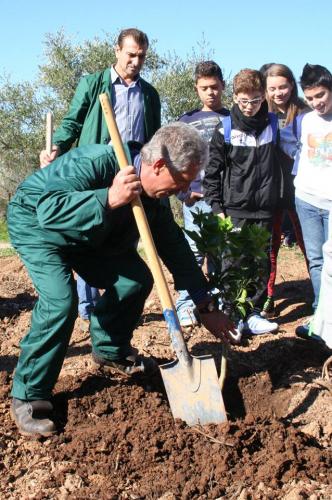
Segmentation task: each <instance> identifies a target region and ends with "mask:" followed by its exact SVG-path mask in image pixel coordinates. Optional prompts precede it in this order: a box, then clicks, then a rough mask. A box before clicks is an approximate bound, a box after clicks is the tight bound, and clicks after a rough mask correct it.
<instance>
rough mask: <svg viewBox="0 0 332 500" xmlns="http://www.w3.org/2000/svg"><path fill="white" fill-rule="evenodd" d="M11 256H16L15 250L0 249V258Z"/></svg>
mask: <svg viewBox="0 0 332 500" xmlns="http://www.w3.org/2000/svg"><path fill="white" fill-rule="evenodd" d="M12 255H16V250H15V249H14V248H0V258H1V257H11V256H12Z"/></svg>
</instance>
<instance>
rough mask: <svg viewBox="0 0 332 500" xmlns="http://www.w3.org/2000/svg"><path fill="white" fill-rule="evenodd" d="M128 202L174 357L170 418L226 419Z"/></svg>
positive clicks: (109, 113) (168, 384)
mask: <svg viewBox="0 0 332 500" xmlns="http://www.w3.org/2000/svg"><path fill="white" fill-rule="evenodd" d="M99 99H100V102H101V106H102V109H103V113H104V117H105V121H106V124H107V127H108V130H109V133H110V136H111V138H112V146H113V148H114V151H115V154H116V157H117V160H118V163H119V166H120V168H124V167H126V166H128V165H129V164H130V163H129V162H128V159H127V156H126V153H125V151H124V148H123V144H122V140H121V137H120V134H119V131H118V127H117V124H116V121H115V117H114V114H113V110H112V108H111V106H110V102H109V98H108V95H107V94H101V95H100V96H99ZM131 205H132V209H133V213H134V216H135V219H136V223H137V226H138V230H139V233H140V236H141V239H142V243H143V247H144V250H145V253H146V256H147V259H148V262H149V265H150V270H151V272H152V275H153V278H154V282H155V285H156V288H157V291H158V295H159V299H160V302H161V305H162V308H163V314H164V318H165V320H166V323H167V326H168V331H169V335H170V338H171V342H172V346H173V349H174V351H175V353H176V356H177V359H176V360H175V361H172V362H170V363H167V364H165V365H162V366H160V370H161V376H162V378H163V381H164V385H165V388H166V393H167V397H168V401H169V404H170V407H171V411H172V414H173V417H174V418H180V419H182V420H184V421H185V422H186V423H187V424H188V425H195V424H201V425H205V424H211V423H214V424H219V423H223V422H226V421H227V416H226V411H225V406H224V402H223V399H222V395H221V390H220V385H219V382H218V375H217V369H216V365H215V362H214V359H213V358H212V356H210V355H206V356H200V357H193V356H191V355H190V354H189V352H188V349H187V345H186V343H185V341H184V338H183V335H182V332H181V327H180V324H179V320H178V317H177V314H176V311H175V308H174V305H173V302H172V298H171V295H170V292H169V289H168V286H167V282H166V278H165V275H164V273H163V270H162V267H161V264H160V260H159V257H158V255H157V251H156V247H155V245H154V241H153V238H152V234H151V231H150V227H149V224H148V221H147V218H146V215H145V211H144V208H143V205H142V202H141V199H140V197H139V196H137V198H135V199H134V200H133V201H132V202H131Z"/></svg>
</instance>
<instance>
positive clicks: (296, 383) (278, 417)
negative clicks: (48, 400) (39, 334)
mask: <svg viewBox="0 0 332 500" xmlns="http://www.w3.org/2000/svg"><path fill="white" fill-rule="evenodd" d="M279 261H280V264H279V276H278V286H277V298H278V304H277V315H276V316H277V321H278V323H279V325H280V330H279V332H278V333H277V334H275V335H264V336H260V337H253V338H244V339H243V341H242V344H241V345H240V346H236V347H232V348H231V350H230V352H229V356H228V357H229V359H228V369H227V378H226V383H225V387H224V390H223V397H224V401H225V406H226V410H227V413H228V419H229V421H228V423H227V424H223V425H209V426H205V427H200V426H195V427H191V428H190V427H188V426H186V425H185V424H184V423H183V422H181V421H174V420H173V417H172V414H171V412H170V409H169V405H168V401H167V397H166V395H165V391H164V388H163V384H162V381H161V379H160V377H159V376H158V375H156V376H155V377H154V378H152V379H151V378H150V379H146V378H143V377H140V376H138V375H137V376H135V377H132V378H122V377H120V376H119V375H116V374H114V375H108V376H106V375H105V374H104V373H102V372H100V371H98V370H97V369H96V368H95V367H94V365H93V363H92V360H91V355H90V352H91V345H90V341H89V336H88V334H87V333H84V332H81V330H80V325H79V322H78V321H77V323H76V325H75V330H74V332H73V336H72V340H71V344H70V348H69V350H68V353H67V357H66V360H65V363H64V366H63V369H62V372H61V374H60V377H59V381H58V383H57V386H56V388H55V391H54V405H55V408H56V414H55V417H56V422H57V425H58V427H59V434H58V435H57V436H55V437H52V438H48V439H45V438H40V439H27V438H25V437H23V436H21V435H20V434H19V433H18V431H17V429H16V426H15V424H14V423H13V422H12V420H11V417H10V413H9V408H10V397H9V394H10V387H11V380H12V375H13V370H14V368H15V365H16V362H17V357H18V354H19V342H20V339H21V338H22V337H23V335H24V334H25V332H26V331H27V329H28V326H29V321H30V315H31V309H32V307H33V305H34V303H35V300H36V294H35V292H34V289H33V287H32V285H31V282H30V280H29V278H28V276H27V274H26V272H25V269H24V267H23V266H22V264H21V263H20V261H19V259H18V258H17V257H5V258H2V259H1V260H0V336H1V346H0V382H1V383H0V424H1V426H0V497H1V498H2V499H38V500H39V499H87V498H89V499H90V498H93V499H114V500H115V499H163V500H174V499H217V498H226V499H234V500H238V499H239V500H246V499H247V500H249V499H255V500H256V499H262V500H263V499H264V500H265V499H287V500H300V499H311V500H318V499H324V500H327V499H330V498H332V447H331V437H332V394H331V392H330V391H329V390H328V389H327V388H325V387H324V386H323V385H320V384H319V378H320V376H321V368H322V365H323V363H324V361H325V360H326V359H327V358H328V357H329V355H330V354H331V352H330V351H328V350H327V349H326V348H324V347H323V346H321V345H320V344H319V343H317V342H314V341H305V340H302V339H299V338H297V337H296V336H295V334H294V330H295V327H296V326H297V325H299V324H301V322H302V321H303V319H304V318H305V317H306V316H308V315H309V314H310V303H311V301H312V297H311V291H310V284H309V280H308V276H307V272H306V270H305V265H304V261H303V258H302V257H301V256H300V254H299V253H298V251H297V250H294V249H283V250H282V252H281V255H280V259H279ZM168 279H169V282H170V286H172V283H171V279H170V277H169V276H168ZM186 337H187V340H188V344H189V347H190V350H191V352H192V353H193V354H195V355H199V354H207V353H212V354H213V355H214V357H215V360H216V363H217V366H219V364H220V356H221V345H220V343H219V342H218V341H216V340H215V339H214V338H213V337H212V336H211V335H210V334H209V333H208V332H207V331H206V330H204V329H203V328H197V329H196V330H195V331H194V332H191V333H190V334H187V335H186ZM134 345H135V346H136V347H137V348H138V349H139V351H140V352H141V353H144V354H146V355H153V356H154V357H155V358H156V359H157V360H158V361H159V363H162V362H165V361H167V360H171V359H173V358H174V355H173V352H172V349H171V348H170V345H169V339H168V335H167V328H166V326H165V324H164V321H163V317H162V314H161V310H160V305H159V301H158V299H157V297H156V294H155V292H154V291H153V292H152V294H151V296H150V298H149V299H148V301H147V303H146V308H145V311H144V315H143V317H142V320H141V323H140V324H139V326H138V328H137V329H136V331H135V334H134ZM317 380H318V382H317Z"/></svg>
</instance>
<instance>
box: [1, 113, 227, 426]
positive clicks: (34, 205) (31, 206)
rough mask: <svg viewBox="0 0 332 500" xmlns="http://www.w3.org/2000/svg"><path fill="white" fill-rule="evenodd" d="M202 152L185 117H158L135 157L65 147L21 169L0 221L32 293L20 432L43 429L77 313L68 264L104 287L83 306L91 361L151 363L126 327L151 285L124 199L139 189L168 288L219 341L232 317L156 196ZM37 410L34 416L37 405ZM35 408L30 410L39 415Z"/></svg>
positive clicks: (199, 160) (18, 394) (20, 378)
mask: <svg viewBox="0 0 332 500" xmlns="http://www.w3.org/2000/svg"><path fill="white" fill-rule="evenodd" d="M207 159H208V146H207V143H206V142H205V141H204V140H203V139H202V138H201V137H200V135H199V133H198V132H197V130H195V129H194V128H193V127H191V126H189V125H187V124H185V123H180V122H177V123H173V124H170V125H166V126H164V127H162V128H161V129H160V130H159V131H158V132H157V133H156V134H155V135H154V136H153V138H152V139H151V141H150V142H149V143H148V144H146V145H145V146H144V147H143V149H142V151H141V155H140V156H138V158H137V160H138V161H136V162H134V164H135V167H133V166H129V167H126V168H125V169H123V170H121V171H119V167H118V164H117V161H116V159H115V155H114V152H113V148H112V147H110V146H108V145H106V146H104V145H98V144H96V145H88V146H82V147H79V148H75V149H72V150H71V151H70V152H68V153H67V154H65V155H63V156H60V157H59V158H58V159H57V160H56V161H55V162H54V164H53V165H50V166H48V167H46V168H44V169H40V170H38V171H37V172H35V173H34V174H33V175H31V176H30V177H28V178H27V179H26V180H25V181H23V183H22V184H21V185H20V186H19V187H18V190H17V192H16V194H15V195H14V197H13V198H12V200H11V202H10V203H9V207H8V219H7V220H8V227H9V233H10V237H11V241H12V244H13V246H14V247H15V248H16V249H17V251H18V253H19V255H20V257H21V259H22V261H23V262H24V264H25V265H26V267H27V269H28V272H29V274H30V276H31V278H32V281H33V283H34V286H35V288H36V290H37V292H38V295H39V298H38V301H37V303H36V305H35V307H34V310H33V313H32V318H31V328H30V331H29V333H28V334H27V335H26V336H25V337H24V338H23V340H22V341H21V344H20V346H21V354H20V357H19V360H18V365H17V368H16V370H15V376H14V382H13V389H12V396H13V403H12V415H13V417H14V419H15V421H16V424H17V426H18V428H19V430H20V432H21V433H23V434H26V435H34V434H41V435H46V436H47V435H50V434H53V433H54V432H55V431H56V428H55V425H54V422H53V421H52V420H51V419H50V418H49V417H50V413H51V411H52V404H51V402H50V401H49V400H50V398H51V394H52V389H53V387H54V385H55V383H56V381H57V378H58V375H59V372H60V370H61V367H62V363H63V360H64V357H65V355H66V351H67V347H68V343H69V340H70V335H71V333H72V330H73V326H74V322H75V319H76V316H77V294H76V290H75V284H74V279H73V275H72V269H74V270H75V271H76V272H77V273H79V274H80V275H81V276H82V277H83V278H84V279H86V280H87V281H88V282H89V283H91V284H92V285H93V286H95V287H97V288H103V289H105V292H104V294H103V295H102V297H100V299H99V301H98V302H97V305H96V307H95V309H94V311H93V312H92V313H91V326H90V334H91V343H92V353H93V358H94V360H95V362H96V363H97V364H98V365H100V366H106V367H111V368H113V369H116V370H117V371H120V372H123V373H125V374H127V375H131V374H133V373H137V371H141V372H143V373H144V372H145V373H148V371H151V369H155V364H154V363H152V360H151V358H144V357H143V356H137V354H135V353H134V352H133V350H132V348H131V345H130V341H131V338H132V333H133V330H134V328H135V327H136V324H137V322H138V320H139V317H140V315H141V313H142V311H143V307H144V302H145V300H146V298H147V296H148V295H149V293H150V291H151V288H152V276H151V273H150V271H149V269H148V268H147V266H146V264H145V263H144V261H143V260H142V259H141V257H140V256H139V254H138V252H137V249H136V246H135V242H136V241H137V238H138V231H137V226H136V223H135V219H134V217H133V213H132V209H131V206H130V201H131V200H133V199H134V198H135V197H136V196H137V195H138V194H141V197H142V202H143V205H144V207H145V211H146V214H147V218H148V220H149V223H150V227H151V232H152V235H153V237H154V241H155V244H156V248H157V251H158V253H159V255H160V257H161V258H162V259H163V261H164V263H165V264H166V265H167V267H168V268H169V270H170V272H171V273H172V275H173V278H174V283H175V287H176V288H177V289H186V290H188V292H189V294H190V296H191V299H192V300H193V302H194V303H195V304H196V307H197V310H198V311H199V312H200V315H201V320H202V323H203V324H204V326H205V327H206V328H207V329H208V330H210V331H211V332H212V333H213V334H214V335H215V336H216V337H219V338H221V339H223V340H225V341H227V339H228V338H229V331H232V332H234V333H235V330H234V325H233V324H232V322H231V321H230V320H229V319H228V317H227V316H225V315H224V314H223V313H222V312H221V311H219V310H218V308H217V307H216V305H215V304H214V302H213V298H212V297H211V296H210V295H209V285H208V282H207V281H206V278H205V277H204V274H203V272H202V270H201V269H200V268H199V266H197V263H196V260H195V257H194V254H193V253H192V251H191V249H190V247H189V245H188V243H187V241H186V239H185V237H184V235H183V232H182V230H181V229H180V227H179V226H178V225H177V224H176V222H175V221H174V218H173V216H172V212H171V210H170V209H169V208H168V207H167V206H165V205H163V204H162V203H161V199H162V198H165V197H168V196H170V195H171V194H175V193H176V192H178V191H181V190H182V191H185V190H187V189H188V187H189V185H190V183H191V182H192V181H193V180H194V179H195V178H196V176H197V175H198V173H199V171H200V170H201V169H202V168H204V167H205V165H206V163H207ZM41 413H42V414H44V415H45V414H46V418H38V416H40V414H41ZM38 414H39V415H38Z"/></svg>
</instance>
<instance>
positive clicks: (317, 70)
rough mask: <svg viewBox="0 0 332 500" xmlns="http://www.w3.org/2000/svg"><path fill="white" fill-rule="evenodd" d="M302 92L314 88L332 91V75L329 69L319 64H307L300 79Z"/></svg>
mask: <svg viewBox="0 0 332 500" xmlns="http://www.w3.org/2000/svg"><path fill="white" fill-rule="evenodd" d="M300 85H301V88H302V90H305V89H312V88H313V87H325V88H327V89H328V90H332V75H331V73H330V72H329V70H328V69H327V68H325V67H324V66H320V65H319V64H308V63H307V64H306V65H305V66H304V68H303V71H302V75H301V77H300Z"/></svg>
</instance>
